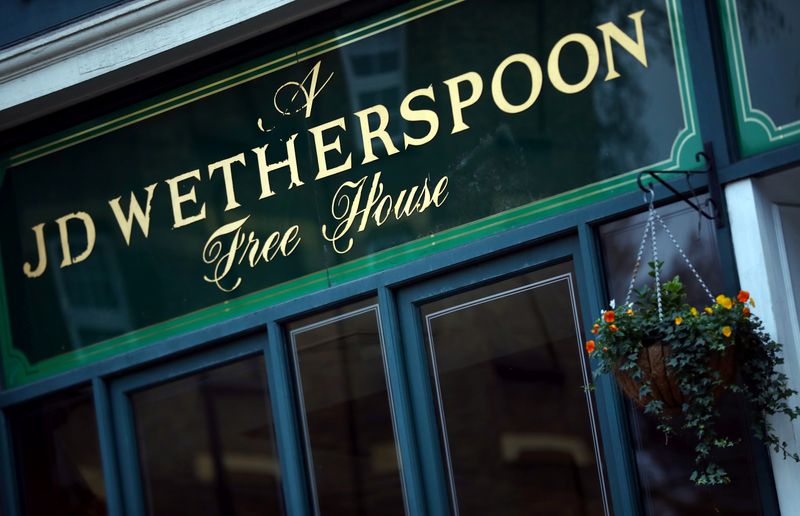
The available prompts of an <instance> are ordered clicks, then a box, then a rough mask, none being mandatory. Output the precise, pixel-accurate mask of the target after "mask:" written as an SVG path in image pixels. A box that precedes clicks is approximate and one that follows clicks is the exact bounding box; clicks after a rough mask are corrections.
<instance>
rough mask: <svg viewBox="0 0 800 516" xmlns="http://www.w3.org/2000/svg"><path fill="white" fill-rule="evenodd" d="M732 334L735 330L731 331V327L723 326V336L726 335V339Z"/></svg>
mask: <svg viewBox="0 0 800 516" xmlns="http://www.w3.org/2000/svg"><path fill="white" fill-rule="evenodd" d="M732 332H733V330H731V327H730V326H723V327H722V334H723V335H725V336H726V337H730V336H731V333H732Z"/></svg>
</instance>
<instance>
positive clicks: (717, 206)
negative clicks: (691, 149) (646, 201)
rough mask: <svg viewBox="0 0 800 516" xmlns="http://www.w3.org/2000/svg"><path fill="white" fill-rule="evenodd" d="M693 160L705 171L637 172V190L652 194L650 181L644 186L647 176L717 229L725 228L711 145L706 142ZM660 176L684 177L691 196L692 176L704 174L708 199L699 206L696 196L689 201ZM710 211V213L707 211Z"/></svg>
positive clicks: (720, 191) (720, 192)
mask: <svg viewBox="0 0 800 516" xmlns="http://www.w3.org/2000/svg"><path fill="white" fill-rule="evenodd" d="M695 160H696V161H697V162H698V163H701V162H705V164H706V168H705V170H644V171H642V172H639V175H638V176H637V177H636V183H637V184H638V185H639V188H640V189H641V190H642V191H643V192H644V193H645V194H652V193H653V183H652V181H651V182H649V183H646V184H645V182H644V181H645V180H646V179H647V176H649V177H650V178H652V179H654V180H656V181H657V182H658V183H659V184H661V185H662V186H664V188H666V189H667V190H669V191H670V192H672V193H673V194H674V195H675V196H677V197H678V198H679V199H680V200H681V201H683V202H685V203H686V204H688V205H689V206H691V207H692V208H693V209H694V210H695V211H696V212H697V213H699V214H700V216H702V217H704V218H706V219H708V220H713V221H714V222H715V223H716V226H717V227H718V228H722V227H725V217H724V213H723V207H724V204H723V203H722V188H721V187H720V184H719V177H718V176H717V169H716V166H715V164H714V151H713V149H712V147H711V143H708V142H706V143H705V144H704V145H703V150H702V151H701V152H698V153H697V154H696V155H695ZM662 174H682V175H683V176H685V177H686V183H687V184H688V185H689V190H691V192H692V194H694V189H693V188H692V184H691V179H690V178H691V176H693V175H701V174H705V175H706V176H707V177H708V195H709V199H708V200H706V202H705V203H703V204H704V205H703V206H700V205H699V204H698V202H697V199H696V196H694V195H693V197H695V199H694V200H693V199H691V198H689V197H687V196H686V194H683V193H681V192H679V191H678V190H676V189H675V187H673V186H672V185H671V184H669V183H668V182H667V181H665V180H664V179H663V178H661V177H660V176H661V175H662ZM709 210H710V211H709Z"/></svg>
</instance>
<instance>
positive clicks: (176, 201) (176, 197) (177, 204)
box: [166, 170, 206, 229]
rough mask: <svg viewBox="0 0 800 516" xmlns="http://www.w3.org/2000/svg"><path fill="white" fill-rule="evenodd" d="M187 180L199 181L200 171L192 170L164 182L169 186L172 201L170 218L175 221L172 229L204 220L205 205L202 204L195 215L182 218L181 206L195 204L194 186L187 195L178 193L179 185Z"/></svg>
mask: <svg viewBox="0 0 800 516" xmlns="http://www.w3.org/2000/svg"><path fill="white" fill-rule="evenodd" d="M187 179H195V180H197V181H199V180H200V170H192V171H191V172H186V173H184V174H181V175H179V176H175V177H173V178H171V179H167V181H166V183H167V185H169V195H170V200H171V201H172V216H173V218H174V220H175V223H174V224H173V225H172V229H177V228H180V227H183V226H188V225H189V224H191V223H193V222H197V221H198V220H203V219H205V218H206V203H203V204H202V206H200V211H199V212H198V213H196V214H195V215H191V216H189V217H184V215H183V210H182V209H181V205H182V204H184V203H187V202H192V203H195V204H197V194H196V193H195V190H194V186H192V187H191V188H190V189H189V191H188V192H187V193H185V194H182V193H180V183H181V182H182V181H185V180H187Z"/></svg>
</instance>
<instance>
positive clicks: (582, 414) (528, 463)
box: [421, 263, 604, 516]
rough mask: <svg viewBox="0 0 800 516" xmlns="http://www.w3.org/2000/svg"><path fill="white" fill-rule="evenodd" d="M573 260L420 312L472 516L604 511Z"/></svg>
mask: <svg viewBox="0 0 800 516" xmlns="http://www.w3.org/2000/svg"><path fill="white" fill-rule="evenodd" d="M577 306H578V303H577V298H576V292H575V287H574V280H573V276H572V265H571V263H565V264H560V265H555V266H552V267H548V268H546V269H543V270H540V271H537V272H531V273H527V274H523V275H520V276H517V277H515V278H512V279H508V280H505V281H501V282H498V283H494V284H491V285H488V286H484V287H481V288H477V289H473V290H470V291H468V292H464V293H461V294H457V295H453V296H450V297H447V298H445V299H441V300H438V301H435V302H431V303H427V304H425V305H423V306H422V307H421V314H422V317H423V321H424V327H425V334H426V338H427V342H428V345H429V349H430V352H431V360H432V366H433V367H432V375H433V379H434V383H435V385H436V388H437V394H438V403H439V413H440V418H441V419H442V425H443V427H445V428H444V436H445V442H444V443H443V444H444V448H445V451H446V453H447V454H448V456H447V457H445V459H449V460H450V464H451V465H452V466H451V469H452V470H451V472H450V477H451V488H452V489H453V491H454V492H455V495H454V498H455V499H456V501H457V504H458V508H459V512H460V514H462V515H472V514H474V515H477V516H485V515H487V514H503V515H515V514H519V515H529V514H548V515H561V514H563V515H568V514H569V515H572V514H604V496H603V491H604V486H603V480H602V471H601V470H600V467H599V466H598V461H597V456H598V453H599V441H598V436H597V433H596V430H595V428H594V409H593V407H592V396H591V394H590V393H588V392H587V391H586V390H585V389H584V387H585V386H586V385H587V364H586V362H585V353H584V352H583V348H582V338H581V336H580V330H579V328H580V321H579V317H578V314H577Z"/></svg>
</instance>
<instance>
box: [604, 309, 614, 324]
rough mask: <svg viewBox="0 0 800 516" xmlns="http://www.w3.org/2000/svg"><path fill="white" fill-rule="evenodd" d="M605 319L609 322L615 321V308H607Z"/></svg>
mask: <svg viewBox="0 0 800 516" xmlns="http://www.w3.org/2000/svg"><path fill="white" fill-rule="evenodd" d="M603 320H604V321H605V322H607V323H612V322H614V310H607V311H606V313H604V314H603Z"/></svg>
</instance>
